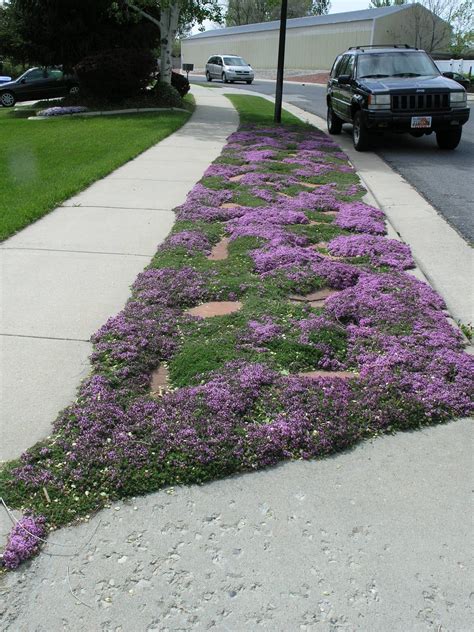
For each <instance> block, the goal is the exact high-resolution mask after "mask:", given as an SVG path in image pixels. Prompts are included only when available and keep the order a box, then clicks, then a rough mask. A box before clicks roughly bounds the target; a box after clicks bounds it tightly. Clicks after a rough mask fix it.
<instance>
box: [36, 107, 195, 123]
mask: <svg viewBox="0 0 474 632" xmlns="http://www.w3.org/2000/svg"><path fill="white" fill-rule="evenodd" d="M144 112H188V113H189V114H191V113H192V112H190V111H189V110H186V109H185V108H131V109H129V110H104V111H96V112H74V113H73V114H60V115H57V116H29V117H28V119H27V120H28V121H50V120H51V119H58V118H68V117H71V116H110V115H111V114H142V113H144Z"/></svg>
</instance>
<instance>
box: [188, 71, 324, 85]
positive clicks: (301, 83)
mask: <svg viewBox="0 0 474 632" xmlns="http://www.w3.org/2000/svg"><path fill="white" fill-rule="evenodd" d="M205 76H206V75H197V74H196V75H192V77H205ZM256 79H257V81H261V82H262V83H276V79H260V78H259V77H256ZM213 81H215V80H213ZM217 81H219V80H218V79H217ZM254 82H255V80H254ZM283 83H288V84H290V85H291V84H294V85H295V86H319V87H321V88H325V87H326V85H327V84H325V83H316V82H313V81H293V80H288V79H284V80H283ZM198 85H200V84H198ZM216 85H222V86H223V87H224V86H227V87H229V84H228V83H222V84H216Z"/></svg>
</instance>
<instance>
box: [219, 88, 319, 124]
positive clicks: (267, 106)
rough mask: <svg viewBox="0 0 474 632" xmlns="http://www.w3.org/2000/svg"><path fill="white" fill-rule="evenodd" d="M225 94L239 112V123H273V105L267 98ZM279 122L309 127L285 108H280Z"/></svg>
mask: <svg viewBox="0 0 474 632" xmlns="http://www.w3.org/2000/svg"><path fill="white" fill-rule="evenodd" d="M225 96H226V97H227V98H228V99H229V100H230V101H231V102H232V105H233V106H234V107H235V109H236V110H237V112H238V113H239V117H240V122H241V123H252V124H255V123H257V124H261V125H275V123H274V122H273V113H274V110H275V106H274V104H273V103H271V102H270V101H268V100H267V99H264V98H263V97H254V96H250V95H247V94H242V95H240V94H226V95H225ZM281 122H282V124H283V125H304V126H306V127H311V126H308V124H307V123H304V122H303V121H302V120H301V119H299V118H297V117H296V116H293V114H290V113H289V112H287V111H286V110H282V113H281Z"/></svg>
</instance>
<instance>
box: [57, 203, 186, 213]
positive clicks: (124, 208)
mask: <svg viewBox="0 0 474 632" xmlns="http://www.w3.org/2000/svg"><path fill="white" fill-rule="evenodd" d="M58 208H112V209H113V208H115V209H120V210H121V211H160V212H162V213H169V212H170V211H172V210H173V209H172V208H150V207H149V206H104V205H103V204H98V205H94V204H67V205H64V204H63V205H62V206H58ZM173 208H174V207H173Z"/></svg>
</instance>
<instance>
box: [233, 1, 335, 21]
mask: <svg viewBox="0 0 474 632" xmlns="http://www.w3.org/2000/svg"><path fill="white" fill-rule="evenodd" d="M330 6H331V2H330V0H316V1H315V0H288V18H289V19H291V18H301V17H304V16H307V15H323V14H325V13H328V11H329V8H330ZM280 9H281V0H229V5H228V9H227V13H226V26H240V25H243V24H255V23H257V22H269V21H271V20H278V19H279V17H280Z"/></svg>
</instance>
